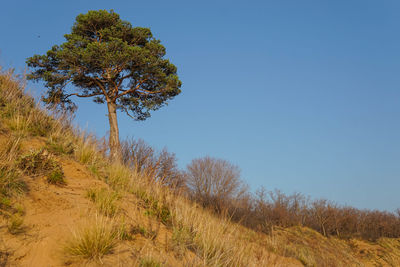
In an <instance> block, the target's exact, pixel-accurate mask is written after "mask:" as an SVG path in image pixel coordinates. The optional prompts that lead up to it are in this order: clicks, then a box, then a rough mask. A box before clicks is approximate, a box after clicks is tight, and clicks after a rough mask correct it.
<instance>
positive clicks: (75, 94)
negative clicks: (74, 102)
mask: <svg viewBox="0 0 400 267" xmlns="http://www.w3.org/2000/svg"><path fill="white" fill-rule="evenodd" d="M73 95H74V96H78V97H92V96H97V95H102V94H101V93H96V94H90V95H79V94H77V93H74V94H68V95H66V96H65V97H66V98H68V97H70V96H73Z"/></svg>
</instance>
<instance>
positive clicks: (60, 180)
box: [47, 168, 65, 185]
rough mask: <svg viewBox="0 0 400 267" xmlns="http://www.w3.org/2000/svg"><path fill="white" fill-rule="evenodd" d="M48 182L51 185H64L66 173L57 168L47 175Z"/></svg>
mask: <svg viewBox="0 0 400 267" xmlns="http://www.w3.org/2000/svg"><path fill="white" fill-rule="evenodd" d="M47 182H48V183H49V184H56V185H64V184H65V180H64V172H63V171H62V169H60V168H55V169H54V170H52V171H51V172H50V173H49V174H48V175H47Z"/></svg>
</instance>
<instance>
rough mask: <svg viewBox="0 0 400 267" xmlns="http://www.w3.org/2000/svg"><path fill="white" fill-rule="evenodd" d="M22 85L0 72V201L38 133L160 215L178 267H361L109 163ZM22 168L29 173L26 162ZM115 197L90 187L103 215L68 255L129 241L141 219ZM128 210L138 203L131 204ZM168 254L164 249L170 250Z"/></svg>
mask: <svg viewBox="0 0 400 267" xmlns="http://www.w3.org/2000/svg"><path fill="white" fill-rule="evenodd" d="M23 88H24V83H23V81H21V80H18V79H17V78H15V75H13V73H12V72H7V73H2V74H0V118H1V124H0V134H4V133H6V132H7V131H9V130H12V133H13V134H12V135H10V138H9V139H8V140H9V141H7V143H5V144H0V161H1V164H2V166H0V167H1V168H0V190H1V195H0V200H1V201H0V206H1V205H3V206H7V205H8V206H11V202H10V200H9V198H5V197H4V196H9V195H12V194H13V193H15V192H23V191H24V190H25V189H24V183H23V182H22V180H21V179H20V174H19V172H18V170H16V168H15V162H16V160H17V159H18V158H21V155H20V153H21V152H20V143H21V140H22V139H24V138H26V137H29V136H42V137H45V138H46V139H47V141H46V149H47V150H48V151H50V152H51V153H54V154H57V155H62V156H65V157H72V158H74V159H75V160H77V161H78V162H80V163H82V164H84V165H86V166H87V167H88V169H89V170H90V171H91V172H92V173H93V174H94V175H95V176H96V177H98V178H99V179H101V180H103V181H105V182H107V183H108V184H109V185H110V187H111V188H112V189H113V190H115V191H117V192H118V194H120V195H121V196H122V195H124V194H133V195H134V196H136V198H137V199H138V203H137V204H138V206H140V207H143V209H145V210H146V215H147V216H148V218H151V219H154V220H157V221H158V222H159V223H160V224H163V227H164V228H166V229H168V231H170V232H171V237H168V235H166V237H165V239H166V241H168V242H169V243H171V244H172V247H173V249H172V251H173V252H174V254H176V255H178V258H180V259H182V261H181V263H182V265H185V264H186V266H279V265H280V266H287V265H286V263H287V262H285V261H280V262H279V260H277V257H275V258H274V257H271V255H281V256H283V257H288V258H293V259H297V260H298V261H295V260H293V261H291V263H293V262H294V263H298V264H299V265H300V264H303V265H305V266H362V261H360V260H359V254H357V253H358V250H357V249H356V248H355V246H353V245H352V243H351V242H350V241H345V240H338V239H335V238H325V237H322V236H321V235H319V234H318V233H317V232H315V231H312V230H308V229H305V228H299V227H297V228H288V229H278V230H275V231H273V233H272V234H271V235H270V236H266V235H263V234H261V233H256V232H254V231H251V230H249V229H245V228H243V227H242V226H239V225H238V224H235V223H232V222H231V221H230V220H229V218H221V217H217V216H215V214H213V213H212V212H209V211H208V210H205V209H203V208H201V207H199V206H197V205H196V204H194V203H192V202H190V201H188V200H187V199H186V198H185V197H183V196H179V195H176V194H175V193H173V192H171V191H170V190H169V189H168V188H166V187H165V186H163V185H162V184H160V183H157V182H156V181H154V177H152V176H151V175H150V174H151V173H153V172H152V170H149V171H142V172H135V171H132V170H131V169H129V168H128V167H126V166H124V165H121V164H115V163H110V162H109V161H108V159H107V158H106V156H105V149H104V146H102V144H101V142H99V140H97V139H96V138H95V137H93V136H91V135H88V134H86V133H84V132H81V131H79V130H77V129H74V128H73V127H72V126H71V124H70V121H69V120H68V119H64V118H62V119H60V118H61V117H59V118H58V119H52V118H50V117H49V116H48V115H47V113H46V112H44V111H42V110H41V109H39V108H37V105H36V104H35V102H34V101H33V99H32V98H31V97H28V96H26V95H24V93H23ZM3 125H4V126H5V127H3ZM31 156H32V155H31ZM22 158H24V157H22ZM31 158H32V157H31ZM25 159H28V158H25ZM39 161H41V160H39ZM27 163H29V161H27ZM31 163H32V162H31ZM35 164H36V163H35ZM28 165H29V164H28ZM35 168H39V169H40V170H41V171H42V170H43V169H44V168H45V166H39V167H37V166H34V168H33V169H35ZM23 169H24V170H25V171H27V170H31V169H30V167H27V166H24V167H23ZM32 173H33V174H34V173H35V171H33V172H32ZM123 191H125V192H123ZM118 194H117V193H115V192H114V191H111V190H89V191H88V197H89V198H90V199H91V200H92V201H93V202H94V203H95V204H96V206H97V207H98V209H99V211H100V212H101V213H102V214H103V215H106V216H101V215H97V216H94V217H93V218H91V219H90V220H89V221H88V222H87V223H86V224H85V225H83V226H82V227H78V228H77V230H75V231H73V233H72V238H71V240H69V241H68V242H67V244H66V246H65V250H64V251H65V253H66V254H67V255H69V256H71V257H73V258H75V257H76V258H84V259H89V260H96V261H101V258H102V257H103V256H104V255H106V254H109V253H111V252H112V251H113V249H114V248H115V246H116V245H117V243H118V242H119V241H121V240H123V239H124V240H127V242H131V241H130V235H129V233H128V232H129V231H127V229H126V225H140V223H139V224H138V223H134V222H133V221H129V222H127V224H125V223H121V221H120V220H119V219H117V218H115V217H114V216H116V214H119V213H118V210H119V207H118V205H117V199H118ZM122 201H123V199H121V202H122ZM130 208H136V207H135V205H131V206H130ZM129 219H130V220H134V219H132V218H129ZM149 220H150V219H149ZM10 222H11V221H10ZM22 225H23V224H22V223H21V221H19V219H15V221H14V222H13V226H11V228H13V229H16V230H17V229H18V228H20V227H21V226H22ZM137 229H138V231H139V232H140V231H142V232H143V234H142V235H143V236H145V237H146V238H147V239H149V242H153V243H154V244H158V243H157V242H159V241H157V240H158V239H157V234H158V232H157V233H156V234H154V237H153V235H149V234H146V232H156V231H153V229H152V227H147V228H144V227H143V226H142V228H140V227H139V226H138V227H137ZM121 242H122V241H121ZM133 242H135V241H133ZM165 246H166V247H167V245H165ZM374 246H377V247H378V248H379V249H380V251H381V252H380V253H381V254H380V257H379V259H377V260H376V262H378V263H382V262H384V263H386V264H389V265H391V266H399V262H400V254H399V251H400V244H399V240H397V239H381V240H379V241H378V243H376V244H374ZM157 249H159V247H157ZM159 250H161V249H159ZM382 251H384V253H382ZM165 253H168V249H166V252H165ZM373 253H375V254H377V252H376V251H375V252H371V254H373ZM159 254H161V252H160V253H159ZM375 254H373V255H375ZM188 255H191V256H190V257H189V256H188ZM0 256H1V255H0ZM142 256H143V255H142ZM160 258H163V257H160ZM160 258H158V257H156V256H154V255H147V256H143V257H140V259H139V261H138V264H140V265H141V266H162V264H163V263H164V262H166V261H167V260H166V259H167V258H168V257H165V259H164V258H163V260H160Z"/></svg>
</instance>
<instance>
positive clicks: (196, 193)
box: [186, 157, 247, 211]
mask: <svg viewBox="0 0 400 267" xmlns="http://www.w3.org/2000/svg"><path fill="white" fill-rule="evenodd" d="M186 179H187V184H188V187H189V189H190V191H191V192H192V195H193V197H194V198H195V200H197V201H199V202H200V203H202V204H203V205H204V206H212V207H214V208H216V209H217V210H218V211H222V209H224V208H227V204H228V203H229V202H230V201H232V200H234V199H238V198H239V197H240V196H241V195H243V194H244V193H245V192H247V188H246V186H245V185H244V184H243V182H242V181H241V179H240V170H239V167H238V166H236V165H233V164H231V163H229V162H228V161H226V160H222V159H215V158H210V157H205V158H200V159H194V160H192V162H191V163H190V164H189V165H188V166H187V177H186Z"/></svg>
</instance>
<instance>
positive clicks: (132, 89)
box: [116, 79, 147, 98]
mask: <svg viewBox="0 0 400 267" xmlns="http://www.w3.org/2000/svg"><path fill="white" fill-rule="evenodd" d="M146 81H147V79H145V80H143V81H140V82H139V83H138V84H137V85H136V86H135V87H133V88H131V89H129V90H126V91H124V92H122V93H121V94H119V95H117V96H116V98H118V97H121V96H124V95H126V94H129V93H133V92H135V91H136V90H138V89H139V88H140V86H141V85H142V84H143V83H144V82H146Z"/></svg>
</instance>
